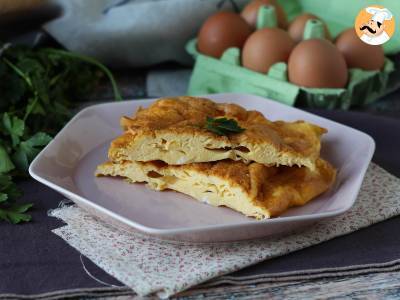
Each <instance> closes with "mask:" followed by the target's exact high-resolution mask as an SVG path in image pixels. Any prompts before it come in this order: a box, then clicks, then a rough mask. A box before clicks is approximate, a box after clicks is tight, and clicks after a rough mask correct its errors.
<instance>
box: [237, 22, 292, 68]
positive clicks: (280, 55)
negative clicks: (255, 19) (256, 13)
mask: <svg viewBox="0 0 400 300" xmlns="http://www.w3.org/2000/svg"><path fill="white" fill-rule="evenodd" d="M294 46H295V42H294V41H293V40H292V39H291V38H290V36H289V34H288V33H287V32H286V31H284V30H282V29H280V28H264V29H261V30H257V31H256V32H254V33H253V34H252V35H250V37H249V38H248V39H247V41H246V43H245V44H244V46H243V50H242V65H243V66H244V67H246V68H248V69H250V70H253V71H256V72H261V73H267V72H268V70H269V68H270V67H271V66H272V65H273V64H274V63H277V62H287V61H288V58H289V55H290V52H291V51H292V50H293V48H294Z"/></svg>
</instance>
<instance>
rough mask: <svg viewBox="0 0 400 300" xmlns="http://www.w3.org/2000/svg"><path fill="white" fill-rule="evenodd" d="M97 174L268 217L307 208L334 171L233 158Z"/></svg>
mask: <svg viewBox="0 0 400 300" xmlns="http://www.w3.org/2000/svg"><path fill="white" fill-rule="evenodd" d="M96 175H97V176H107V175H108V176H122V177H125V178H126V179H127V180H128V181H129V182H147V183H148V186H149V187H150V188H152V189H155V190H165V189H172V190H175V191H178V192H181V193H184V194H187V195H190V196H192V197H193V198H195V199H197V200H199V201H202V202H206V203H208V204H211V205H213V206H227V207H230V208H232V209H234V210H236V211H239V212H241V213H243V214H245V215H246V216H250V217H255V218H257V219H264V218H269V217H273V216H277V215H279V214H281V213H283V212H284V211H286V210H287V209H288V208H290V207H292V206H299V205H304V204H306V203H307V202H308V201H310V200H311V199H313V198H315V197H316V196H318V195H320V194H321V193H323V192H325V191H326V190H328V189H329V188H330V187H331V186H332V184H333V182H334V180H335V176H336V171H335V169H334V168H333V167H332V166H331V165H330V164H329V163H328V162H326V161H324V160H322V159H318V160H317V161H316V168H315V170H314V171H313V170H310V169H309V168H306V167H267V166H265V165H262V164H259V163H250V164H245V163H243V162H240V161H231V160H222V161H218V162H209V163H194V164H186V165H167V164H165V163H164V162H161V161H155V162H134V161H132V162H130V161H123V162H118V163H113V162H106V163H104V164H102V165H99V166H98V168H97V171H96Z"/></svg>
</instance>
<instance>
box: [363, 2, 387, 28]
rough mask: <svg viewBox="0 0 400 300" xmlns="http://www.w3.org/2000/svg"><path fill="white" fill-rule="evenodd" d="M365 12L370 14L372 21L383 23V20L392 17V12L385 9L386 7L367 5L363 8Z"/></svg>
mask: <svg viewBox="0 0 400 300" xmlns="http://www.w3.org/2000/svg"><path fill="white" fill-rule="evenodd" d="M365 10H366V11H367V13H369V14H371V15H372V18H371V19H372V21H375V22H379V23H381V24H382V23H383V21H385V20H391V19H392V16H393V15H392V13H391V12H390V11H389V10H388V9H386V8H378V7H373V6H370V7H367V8H366V9H365Z"/></svg>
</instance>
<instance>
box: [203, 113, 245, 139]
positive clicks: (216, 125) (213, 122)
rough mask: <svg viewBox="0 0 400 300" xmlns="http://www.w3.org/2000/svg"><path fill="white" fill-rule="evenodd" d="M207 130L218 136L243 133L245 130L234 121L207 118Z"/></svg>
mask: <svg viewBox="0 0 400 300" xmlns="http://www.w3.org/2000/svg"><path fill="white" fill-rule="evenodd" d="M205 128H206V129H207V130H209V131H211V132H213V133H215V134H218V135H229V134H233V133H241V132H243V131H244V130H245V129H244V128H241V127H240V126H239V124H238V123H237V121H236V120H234V119H227V118H212V117H207V119H206V125H205Z"/></svg>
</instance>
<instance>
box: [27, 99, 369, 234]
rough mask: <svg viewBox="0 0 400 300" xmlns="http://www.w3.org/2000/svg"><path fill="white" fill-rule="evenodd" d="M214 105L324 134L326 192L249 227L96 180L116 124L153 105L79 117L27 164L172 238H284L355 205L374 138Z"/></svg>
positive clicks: (198, 206) (104, 214) (260, 106)
mask: <svg viewBox="0 0 400 300" xmlns="http://www.w3.org/2000/svg"><path fill="white" fill-rule="evenodd" d="M206 97H208V98H210V99H212V100H214V101H216V102H232V103H237V104H239V105H242V106H244V107H245V108H247V109H255V110H258V111H260V112H262V113H263V114H264V115H265V116H266V117H267V118H269V119H271V120H278V119H281V120H285V121H294V120H299V119H301V120H306V121H309V122H312V123H315V124H318V125H320V126H322V127H324V128H327V129H328V131H329V132H328V134H326V135H325V136H324V138H323V145H322V154H321V155H322V157H323V158H325V159H327V160H328V161H329V162H331V163H332V164H333V165H334V166H335V167H336V168H337V169H338V176H337V182H336V185H335V187H334V188H333V189H331V190H330V191H329V192H327V193H325V194H323V195H321V196H320V197H318V198H317V199H315V200H313V201H311V202H310V203H309V204H307V205H305V206H302V207H298V208H292V209H290V210H289V211H287V212H286V213H285V214H283V215H282V216H281V217H279V218H272V219H269V220H263V221H256V220H253V219H251V218H247V217H245V216H243V215H241V214H239V213H237V212H235V211H232V210H230V209H228V208H223V207H220V208H216V207H212V206H209V205H207V204H204V203H200V202H197V201H196V200H194V199H192V198H190V197H188V196H185V195H183V194H179V193H176V192H173V191H164V192H156V191H152V190H150V189H148V188H146V187H145V185H143V184H129V183H126V182H125V181H123V180H120V179H115V178H105V177H101V178H96V177H94V175H93V174H94V171H95V168H96V166H97V165H98V164H99V163H101V162H103V161H105V160H106V159H107V149H108V146H109V143H110V141H111V140H112V139H114V138H115V137H117V136H118V135H119V134H121V132H122V131H121V129H120V127H119V119H120V117H121V116H122V115H131V114H132V113H133V112H135V111H136V109H137V108H138V107H139V106H142V107H147V106H148V105H150V104H151V103H152V102H153V101H154V100H155V99H152V100H134V101H124V102H112V103H105V104H99V105H95V106H91V107H88V108H85V109H84V110H82V111H81V112H79V113H78V114H77V115H76V116H75V117H74V118H73V119H72V120H71V121H70V122H69V123H68V124H67V125H66V126H65V127H64V128H63V129H62V130H61V131H60V132H59V133H58V135H57V136H56V137H55V138H54V140H53V141H52V142H51V143H50V144H49V145H48V146H47V147H46V148H45V149H44V150H43V151H42V152H41V153H40V154H39V155H38V156H37V157H36V159H35V160H34V161H33V162H32V164H31V166H30V169H29V172H30V174H31V175H32V177H33V178H35V179H36V180H38V181H40V182H42V183H43V184H45V185H47V186H49V187H51V188H53V189H55V190H56V191H58V192H60V193H62V194H63V195H65V197H67V198H69V199H71V200H72V201H74V202H75V203H77V204H78V205H79V206H81V207H83V208H85V209H86V210H89V211H90V212H91V213H93V214H95V215H97V216H99V217H101V218H106V219H107V222H111V223H114V225H119V226H123V227H124V228H125V229H129V230H139V231H140V232H143V233H146V234H151V235H154V236H157V237H161V238H167V239H174V240H190V241H202V242H205V241H207V242H211V241H213V242H215V241H232V240H242V239H251V238H258V237H264V236H268V235H272V234H282V233H288V232H291V231H293V230H296V229H299V228H303V227H304V226H306V225H310V224H313V223H314V222H316V221H318V220H322V219H324V218H329V217H332V216H335V215H339V214H342V213H344V212H345V211H346V210H348V209H349V208H350V207H351V206H352V205H353V203H354V201H355V199H356V197H357V194H358V191H359V189H360V185H361V183H362V180H363V177H364V174H365V172H366V170H367V167H368V164H369V162H370V160H371V157H372V155H373V153H374V149H375V143H374V140H373V139H372V138H371V137H370V136H368V135H367V134H365V133H363V132H360V131H358V130H355V129H353V128H350V127H347V126H344V125H341V124H339V123H336V122H333V121H330V120H327V119H324V118H321V117H318V116H316V115H313V114H310V113H307V112H304V111H302V110H299V109H295V108H292V107H289V106H285V105H282V104H279V103H277V102H274V101H271V100H267V99H264V98H261V97H258V96H253V95H244V94H214V95H208V96H206Z"/></svg>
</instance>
